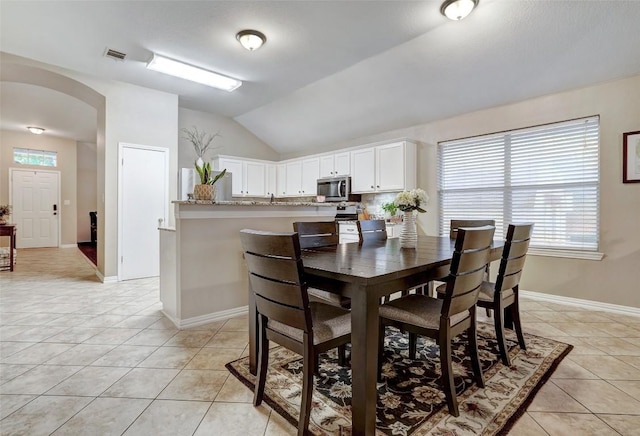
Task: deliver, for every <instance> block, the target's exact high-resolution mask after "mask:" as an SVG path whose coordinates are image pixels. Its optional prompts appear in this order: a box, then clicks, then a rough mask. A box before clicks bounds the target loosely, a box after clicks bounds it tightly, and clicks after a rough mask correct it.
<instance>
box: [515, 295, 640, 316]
mask: <svg viewBox="0 0 640 436" xmlns="http://www.w3.org/2000/svg"><path fill="white" fill-rule="evenodd" d="M520 296H522V297H526V298H532V299H534V300H540V301H549V302H552V303H562V304H570V305H572V306H580V307H586V308H588V309H597V310H603V311H605V312H614V313H622V314H625V315H635V316H640V307H631V306H621V305H618V304H609V303H602V302H600V301H592V300H582V299H580V298H572V297H563V296H560V295H551V294H544V293H541V292H533V291H522V290H521V291H520Z"/></svg>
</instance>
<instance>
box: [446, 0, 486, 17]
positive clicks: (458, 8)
mask: <svg viewBox="0 0 640 436" xmlns="http://www.w3.org/2000/svg"><path fill="white" fill-rule="evenodd" d="M479 1H480V0H445V2H444V3H442V6H440V13H442V15H444V16H445V17H447V18H448V19H450V20H454V21H459V20H462V19H463V18H464V17H466V16H467V15H469V14H470V13H471V11H473V9H474V8H475V7H476V6H478V2H479Z"/></svg>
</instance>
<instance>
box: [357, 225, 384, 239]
mask: <svg viewBox="0 0 640 436" xmlns="http://www.w3.org/2000/svg"><path fill="white" fill-rule="evenodd" d="M356 225H357V227H358V236H359V238H360V243H363V242H374V241H386V240H387V224H386V223H385V221H384V220H361V221H357V222H356Z"/></svg>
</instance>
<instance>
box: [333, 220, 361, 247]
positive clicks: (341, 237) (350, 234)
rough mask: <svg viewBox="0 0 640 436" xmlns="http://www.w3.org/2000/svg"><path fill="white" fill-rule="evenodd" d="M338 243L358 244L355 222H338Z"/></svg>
mask: <svg viewBox="0 0 640 436" xmlns="http://www.w3.org/2000/svg"><path fill="white" fill-rule="evenodd" d="M338 242H340V243H341V244H344V243H345V242H360V236H358V227H357V226H356V223H355V222H339V223H338Z"/></svg>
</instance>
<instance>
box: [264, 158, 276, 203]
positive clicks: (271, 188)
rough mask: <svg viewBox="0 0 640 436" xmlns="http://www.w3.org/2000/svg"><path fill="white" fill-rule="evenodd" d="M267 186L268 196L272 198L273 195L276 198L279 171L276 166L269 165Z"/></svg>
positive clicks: (267, 167)
mask: <svg viewBox="0 0 640 436" xmlns="http://www.w3.org/2000/svg"><path fill="white" fill-rule="evenodd" d="M266 171H267V177H266V178H267V186H266V192H265V194H266V196H267V197H270V196H271V195H272V194H273V195H274V196H275V195H277V194H276V186H277V169H276V166H275V165H272V164H267V166H266Z"/></svg>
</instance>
